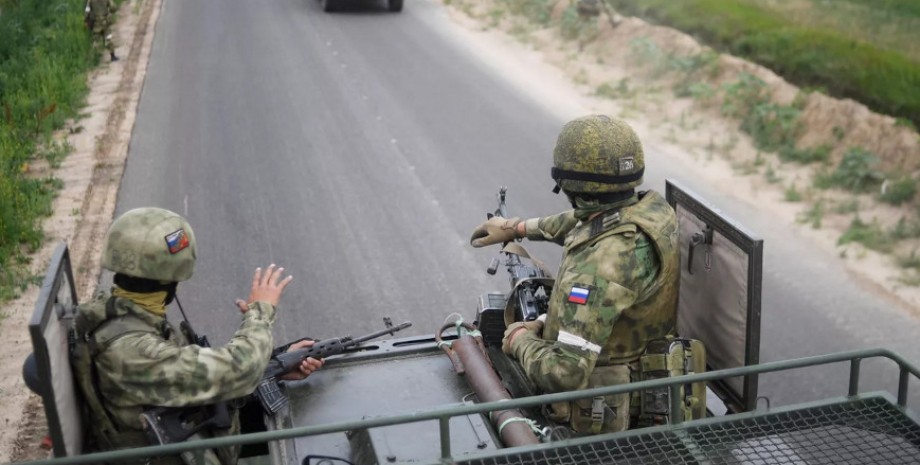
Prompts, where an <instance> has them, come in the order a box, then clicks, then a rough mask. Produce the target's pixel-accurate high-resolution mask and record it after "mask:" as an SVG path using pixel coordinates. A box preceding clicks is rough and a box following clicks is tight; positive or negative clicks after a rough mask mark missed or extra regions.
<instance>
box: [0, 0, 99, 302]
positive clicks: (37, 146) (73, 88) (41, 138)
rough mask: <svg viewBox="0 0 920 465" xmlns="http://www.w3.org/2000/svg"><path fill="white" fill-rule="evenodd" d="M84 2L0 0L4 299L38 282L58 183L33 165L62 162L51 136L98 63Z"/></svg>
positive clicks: (0, 276) (71, 112) (62, 151)
mask: <svg viewBox="0 0 920 465" xmlns="http://www.w3.org/2000/svg"><path fill="white" fill-rule="evenodd" d="M84 6H85V0H50V1H49V0H17V1H11V0H6V1H4V0H0V11H2V13H0V301H4V300H6V299H9V298H11V297H14V296H15V295H16V294H17V293H18V292H19V291H20V290H21V289H23V288H24V286H26V285H27V284H28V283H30V282H33V281H34V280H35V279H37V278H36V277H34V276H31V275H30V274H29V273H28V270H27V267H26V265H27V263H28V255H27V254H28V253H29V252H31V251H34V250H36V249H37V248H38V247H39V246H40V245H41V243H42V240H43V234H42V230H41V218H42V217H45V216H47V215H49V214H50V213H51V205H52V200H53V199H54V196H55V194H56V191H57V190H58V189H59V188H60V181H59V180H56V179H55V178H54V177H53V176H50V175H41V176H38V175H35V174H34V173H33V172H31V170H30V167H31V166H33V165H34V163H35V162H36V161H38V160H46V161H47V162H48V163H50V165H51V166H52V167H54V166H57V165H58V164H60V162H61V160H62V158H63V157H64V156H65V155H66V154H67V152H68V150H69V147H67V145H66V144H63V143H61V142H58V141H55V140H54V138H53V136H52V133H53V131H55V130H56V129H60V128H62V127H63V125H64V123H65V121H66V120H67V119H68V118H71V117H74V116H76V115H77V113H78V110H79V108H80V106H81V105H82V104H83V102H84V100H85V96H86V94H87V84H86V73H87V72H88V71H89V70H90V69H91V68H92V67H93V66H94V65H95V64H96V63H97V62H98V57H97V55H96V53H94V51H93V47H92V43H91V38H90V35H89V33H88V32H87V31H86V30H85V28H84V25H83V8H84Z"/></svg>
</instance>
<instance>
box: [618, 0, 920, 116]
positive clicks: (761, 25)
mask: <svg viewBox="0 0 920 465" xmlns="http://www.w3.org/2000/svg"><path fill="white" fill-rule="evenodd" d="M607 1H608V2H609V3H610V4H611V5H613V6H614V8H616V9H617V10H618V11H620V12H622V13H624V14H629V15H635V16H639V17H643V18H645V19H649V20H652V21H654V22H658V23H662V24H665V25H668V26H671V27H674V28H676V29H679V30H682V31H684V32H687V33H690V34H693V35H695V36H697V37H699V38H700V39H701V40H702V41H703V42H704V43H706V44H707V45H710V46H712V47H714V48H715V49H717V50H720V51H724V52H728V53H731V54H733V55H736V56H740V57H743V58H747V59H750V60H751V61H754V62H757V63H760V64H762V65H764V66H766V67H768V68H770V69H772V70H773V71H775V72H776V73H778V74H779V75H781V76H783V77H784V78H785V79H786V80H788V81H790V82H792V83H793V84H796V85H798V86H799V87H803V88H804V87H812V88H818V89H823V91H825V92H827V93H828V94H829V95H831V96H835V97H846V98H852V99H853V100H856V101H859V102H862V103H864V104H866V105H867V106H868V107H869V108H871V109H873V110H875V111H876V112H878V113H882V114H887V115H892V116H895V117H898V118H902V119H903V120H905V122H906V121H910V122H912V123H913V124H914V125H916V126H920V92H918V89H920V33H918V32H917V28H918V27H920V2H917V1H916V0H873V1H871V2H870V1H860V0H820V1H818V0H798V1H790V2H772V1H766V0H734V1H731V2H726V1H722V0H683V1H679V2H675V1H671V0H607Z"/></svg>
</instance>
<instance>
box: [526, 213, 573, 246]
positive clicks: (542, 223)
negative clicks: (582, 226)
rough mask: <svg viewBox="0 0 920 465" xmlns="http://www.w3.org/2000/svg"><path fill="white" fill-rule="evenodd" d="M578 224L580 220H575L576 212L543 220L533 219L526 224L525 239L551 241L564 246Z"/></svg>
mask: <svg viewBox="0 0 920 465" xmlns="http://www.w3.org/2000/svg"><path fill="white" fill-rule="evenodd" d="M576 224H578V219H576V218H575V211H574V210H568V211H564V212H562V213H558V214H556V215H552V216H544V217H542V218H531V219H529V220H526V221H525V222H524V237H526V238H527V239H530V240H532V241H550V242H555V243H556V244H559V245H562V244H563V242H565V235H566V234H568V232H569V231H571V230H572V228H574V227H575V225H576Z"/></svg>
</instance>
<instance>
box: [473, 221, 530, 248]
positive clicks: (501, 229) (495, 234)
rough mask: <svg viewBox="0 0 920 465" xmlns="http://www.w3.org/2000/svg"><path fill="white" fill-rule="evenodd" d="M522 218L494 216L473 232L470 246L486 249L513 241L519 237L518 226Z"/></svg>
mask: <svg viewBox="0 0 920 465" xmlns="http://www.w3.org/2000/svg"><path fill="white" fill-rule="evenodd" d="M520 222H521V219H520V218H516V217H515V218H510V219H509V218H502V217H500V216H493V217H492V218H489V219H488V220H486V222H485V223H482V224H480V225H479V226H477V227H476V229H474V230H473V236H472V237H470V244H471V245H472V246H473V247H477V248H478V247H485V246H487V245H492V244H503V243H505V242H510V241H513V240H514V239H516V238H517V237H518V235H517V225H518V223H520Z"/></svg>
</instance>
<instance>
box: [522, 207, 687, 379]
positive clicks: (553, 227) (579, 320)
mask: <svg viewBox="0 0 920 465" xmlns="http://www.w3.org/2000/svg"><path fill="white" fill-rule="evenodd" d="M618 207H620V208H616V209H613V210H608V211H607V212H605V213H604V214H602V215H599V216H597V217H595V218H593V219H591V220H588V221H586V222H581V221H579V220H578V219H576V218H575V214H574V211H572V210H570V211H567V212H563V213H560V214H557V215H554V216H548V217H543V218H534V219H530V220H527V221H526V223H525V231H526V237H527V238H528V239H531V240H547V241H552V242H555V243H557V244H562V245H563V246H564V250H563V257H562V263H561V265H560V267H559V272H558V276H557V279H556V282H555V285H554V288H553V292H552V294H551V296H550V302H549V312H548V315H547V320H546V325H545V328H544V330H543V334H542V338H541V337H540V336H538V335H536V334H534V333H533V332H530V331H525V332H523V333H521V334H519V336H518V337H516V338H515V339H514V344H513V346H512V351H513V355H514V357H515V358H517V359H518V360H519V361H520V362H521V365H522V366H523V368H524V370H525V372H527V374H528V376H529V377H530V378H531V379H532V380H533V381H534V382H535V383H536V384H537V385H538V386H539V387H540V388H541V389H542V390H543V391H544V392H561V391H571V390H577V389H585V388H589V387H595V386H597V385H604V384H610V383H609V381H603V380H596V381H595V380H593V379H591V378H592V373H593V372H594V371H595V366H604V365H616V364H623V363H627V362H630V361H633V360H635V359H636V358H637V357H638V356H639V355H640V354H641V353H642V351H643V350H644V349H645V345H646V344H647V343H648V341H649V340H651V339H656V338H660V337H663V336H665V335H667V334H670V333H671V332H672V331H673V330H674V326H675V322H676V310H677V287H678V285H679V270H678V267H679V255H678V253H679V252H678V247H677V221H676V217H675V215H674V211H673V210H672V209H671V207H670V205H668V204H667V202H665V200H664V199H663V198H662V197H661V196H660V195H659V194H657V193H655V192H651V191H650V192H648V193H646V194H645V195H644V196H640V200H638V201H637V200H636V198H633V199H632V200H630V201H626V202H624V203H623V204H620V205H618Z"/></svg>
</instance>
